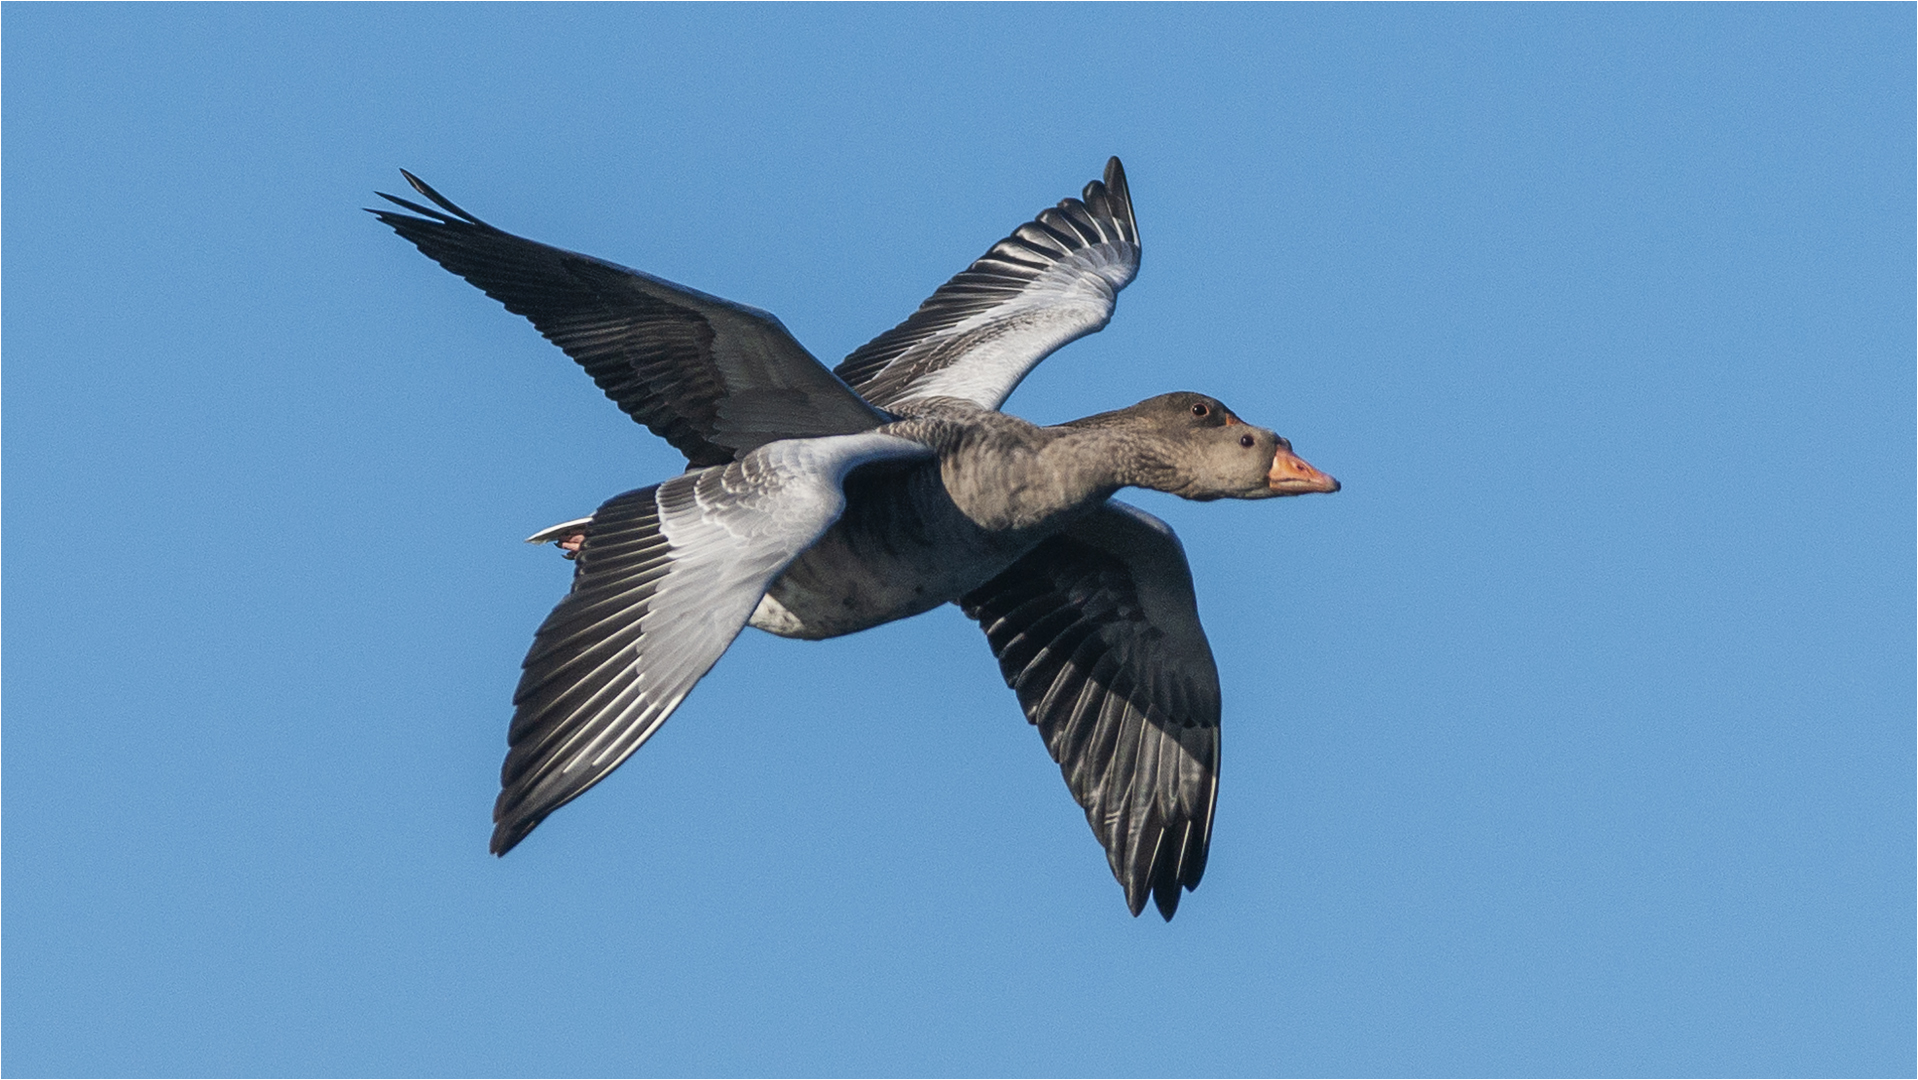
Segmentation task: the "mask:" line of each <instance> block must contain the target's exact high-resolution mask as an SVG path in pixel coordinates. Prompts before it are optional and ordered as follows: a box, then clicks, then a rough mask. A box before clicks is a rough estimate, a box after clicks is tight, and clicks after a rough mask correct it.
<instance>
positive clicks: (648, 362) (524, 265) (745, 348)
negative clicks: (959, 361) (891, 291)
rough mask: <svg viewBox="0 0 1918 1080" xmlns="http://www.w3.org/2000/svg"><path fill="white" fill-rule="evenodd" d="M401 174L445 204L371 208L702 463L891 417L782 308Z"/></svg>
mask: <svg viewBox="0 0 1918 1080" xmlns="http://www.w3.org/2000/svg"><path fill="white" fill-rule="evenodd" d="M401 173H402V175H404V176H405V177H406V180H407V182H408V183H410V184H412V185H413V189H414V190H415V191H418V192H419V193H420V194H421V195H423V196H425V197H426V198H427V199H429V200H431V201H432V202H433V203H434V205H435V206H437V207H439V209H437V210H435V209H431V208H428V207H425V206H421V205H419V204H418V203H413V202H408V201H407V200H405V199H401V198H396V197H394V196H392V195H388V194H386V193H385V192H381V193H380V197H381V198H383V199H386V200H388V201H390V202H392V203H395V204H397V205H399V206H401V207H404V208H405V209H407V210H410V211H412V212H413V213H412V214H402V213H400V212H398V211H395V210H373V211H371V213H373V214H374V215H375V216H377V217H378V218H379V219H380V220H381V221H383V222H385V223H386V224H387V225H390V226H392V228H393V231H394V232H397V233H399V234H400V235H401V236H403V237H405V238H406V239H407V240H410V241H412V242H413V244H414V245H415V246H417V247H418V248H419V249H420V250H421V251H423V252H425V253H426V255H427V257H429V258H431V259H433V260H434V261H435V262H438V263H439V264H440V265H441V266H444V267H446V268H447V269H448V270H451V271H452V272H453V273H455V274H458V275H459V276H461V277H463V278H465V279H466V280H468V281H470V282H472V283H473V284H475V285H477V286H479V287H480V288H481V289H482V290H484V291H485V293H486V295H488V296H490V297H492V298H493V299H495V300H498V301H499V302H500V303H502V304H505V305H506V309H507V310H508V311H511V312H513V313H514V314H517V315H524V316H525V317H526V318H528V319H530V320H532V323H533V325H534V326H535V327H537V328H538V329H539V332H540V333H541V334H543V335H545V336H546V339H547V340H548V341H551V342H552V343H553V344H555V345H558V346H559V347H560V348H561V349H564V350H565V351H566V355H568V356H570V357H572V358H573V359H574V360H576V361H578V362H579V364H580V366H581V367H584V368H585V369H586V372H587V374H589V375H591V376H592V377H593V381H594V382H596V383H598V384H599V388H600V389H601V390H604V391H605V392H606V396H607V397H609V398H612V399H613V401H614V402H615V403H616V404H618V405H619V407H620V408H621V409H622V410H624V411H625V412H626V414H627V415H629V416H631V417H632V418H633V419H635V420H637V421H639V422H640V423H642V424H645V425H646V426H647V427H648V428H651V429H652V431H653V433H654V434H656V435H659V436H660V437H661V438H664V439H665V440H666V441H667V442H670V443H672V444H673V445H674V446H675V447H677V448H678V449H679V450H680V452H681V453H683V454H685V455H686V458H687V460H688V461H689V462H690V463H691V464H693V465H719V464H723V463H724V462H728V461H732V460H734V459H736V458H738V457H741V456H743V455H744V454H745V453H746V452H747V451H749V450H752V449H753V448H755V447H758V446H763V445H764V444H766V443H769V442H772V441H774V440H775V439H789V438H803V437H808V436H815V435H844V434H851V433H853V432H858V431H865V430H868V429H870V428H874V427H877V426H879V425H880V424H883V423H885V422H886V420H887V419H888V418H887V417H885V416H883V415H882V414H880V413H879V412H878V411H877V410H876V409H874V408H873V407H872V406H870V405H868V404H867V403H866V402H865V401H864V400H863V399H862V398H860V396H859V395H858V394H856V393H854V392H853V391H852V389H851V388H849V387H848V386H847V385H846V384H845V383H843V382H841V381H839V379H838V378H837V377H835V376H834V375H833V373H832V372H830V371H827V370H826V368H825V366H824V365H822V364H821V363H820V362H819V361H818V360H816V359H814V358H813V356H812V354H811V353H808V352H807V351H806V350H805V348H804V347H802V346H801V345H800V344H799V342H797V341H795V340H793V336H792V334H790V333H789V332H787V330H786V328H785V326H783V325H781V324H780V322H779V320H778V319H776V318H774V317H773V316H772V315H770V314H768V313H766V312H764V311H760V310H759V309H758V308H750V307H746V306H745V305H743V304H735V303H733V302H731V301H729V300H721V299H720V298H719V297H717V296H708V295H707V294H705V293H702V292H698V291H697V290H694V289H688V288H686V287H685V286H683V285H675V284H673V283H672V282H670V281H666V280H663V279H661V278H656V277H654V276H652V275H651V274H643V273H640V272H639V271H637V270H629V269H627V268H626V267H623V266H617V265H615V264H613V263H609V262H606V261H604V260H601V259H595V258H592V257H591V256H588V255H579V254H575V253H574V252H571V251H562V250H561V249H559V248H556V247H548V246H547V245H545V244H540V243H535V242H534V241H531V240H526V239H523V238H521V237H518V236H514V235H513V234H511V233H508V232H502V231H500V230H499V229H496V228H494V227H493V226H491V225H488V224H487V223H485V222H484V221H481V220H480V219H478V218H476V217H474V216H473V215H471V214H469V213H467V212H466V211H464V210H461V209H460V208H459V207H457V206H455V205H453V204H452V203H451V202H449V201H448V200H447V199H446V198H445V197H444V196H442V195H440V193H439V192H437V191H434V190H433V189H432V188H430V187H428V186H427V185H426V183H425V182H424V181H422V180H420V178H419V177H416V176H414V175H413V174H412V173H409V172H406V171H405V170H401ZM413 215H418V216H417V217H416V216H413Z"/></svg>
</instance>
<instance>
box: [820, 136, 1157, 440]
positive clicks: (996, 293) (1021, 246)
mask: <svg viewBox="0 0 1918 1080" xmlns="http://www.w3.org/2000/svg"><path fill="white" fill-rule="evenodd" d="M1138 272H1139V227H1138V225H1137V223H1136V222H1134V220H1133V217H1132V194H1131V192H1130V191H1128V190H1127V189H1126V182H1125V168H1124V167H1123V166H1121V165H1120V164H1119V159H1118V158H1116V157H1115V158H1113V159H1112V160H1111V161H1108V162H1106V172H1105V180H1104V182H1103V183H1102V182H1100V181H1098V180H1094V181H1093V182H1091V183H1089V184H1087V185H1086V189H1085V196H1084V198H1083V199H1066V200H1065V201H1063V202H1061V203H1060V204H1059V205H1058V206H1056V207H1053V208H1051V209H1048V210H1043V211H1040V213H1039V216H1038V217H1036V218H1034V219H1033V220H1032V221H1029V222H1027V223H1026V224H1024V225H1021V226H1019V228H1018V229H1016V230H1014V232H1013V234H1012V235H1011V236H1008V237H1006V238H1005V239H1004V240H1001V241H999V242H998V243H996V244H994V245H992V250H990V251H988V252H986V253H985V254H984V255H981V256H980V257H979V259H978V260H977V261H976V262H974V263H973V264H972V265H971V266H969V267H967V268H966V269H965V270H964V271H963V272H961V273H960V274H959V275H958V276H957V277H954V278H953V279H952V280H951V281H948V282H946V283H945V284H944V285H941V286H939V290H938V291H937V292H935V293H933V294H932V296H931V298H929V299H928V300H927V301H926V302H925V303H923V304H921V305H919V310H918V311H915V312H913V314H912V317H911V318H909V319H907V320H906V321H905V322H902V323H900V324H899V325H898V326H895V327H893V328H892V329H891V330H888V331H886V332H885V333H883V334H881V335H879V336H878V337H876V338H874V339H872V340H871V341H869V342H867V343H866V344H865V345H862V346H860V347H859V349H858V350H857V351H855V352H854V353H853V354H852V355H851V356H848V357H846V359H845V361H844V362H843V363H841V364H840V365H839V366H838V367H837V368H834V369H833V370H834V371H835V372H836V373H837V374H838V375H839V377H840V378H842V379H844V380H846V382H848V383H850V384H851V385H852V386H853V388H854V389H856V390H858V391H859V392H860V393H861V394H863V395H865V397H866V400H868V401H870V402H872V403H873V404H875V405H878V406H881V407H891V406H893V405H895V404H898V403H899V402H903V401H908V400H910V399H913V398H923V397H936V396H944V397H958V398H966V399H967V400H970V401H976V402H978V403H979V404H980V405H983V406H985V407H986V408H988V409H996V408H998V407H999V406H1000V405H1002V404H1004V403H1005V400H1006V398H1007V397H1009V396H1010V395H1011V394H1012V391H1013V388H1014V387H1016V386H1018V385H1019V381H1020V380H1021V379H1024V378H1025V377H1026V373H1027V372H1029V371H1031V370H1032V369H1033V368H1034V367H1036V366H1038V363H1039V361H1041V360H1044V359H1045V358H1046V357H1048V356H1050V355H1052V352H1053V350H1055V349H1057V348H1059V346H1061V345H1064V344H1065V343H1066V342H1068V341H1072V340H1074V339H1076V338H1081V337H1084V336H1085V335H1087V334H1090V333H1093V332H1094V331H1097V330H1100V329H1103V328H1104V327H1105V324H1106V323H1107V322H1108V321H1109V320H1111V318H1112V308H1113V305H1114V304H1115V303H1116V302H1117V301H1118V296H1119V290H1120V289H1123V288H1125V287H1126V284H1127V283H1128V282H1130V281H1131V280H1132V278H1133V275H1135V274H1137V273H1138Z"/></svg>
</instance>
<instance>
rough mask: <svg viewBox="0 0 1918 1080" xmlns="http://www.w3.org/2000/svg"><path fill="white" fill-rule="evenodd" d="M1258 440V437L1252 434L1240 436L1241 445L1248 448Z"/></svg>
mask: <svg viewBox="0 0 1918 1080" xmlns="http://www.w3.org/2000/svg"><path fill="white" fill-rule="evenodd" d="M1257 441H1258V440H1257V439H1254V438H1253V437H1252V436H1250V435H1241V436H1239V445H1240V446H1243V447H1245V448H1246V449H1247V450H1250V449H1252V444H1253V443H1255V442H1257Z"/></svg>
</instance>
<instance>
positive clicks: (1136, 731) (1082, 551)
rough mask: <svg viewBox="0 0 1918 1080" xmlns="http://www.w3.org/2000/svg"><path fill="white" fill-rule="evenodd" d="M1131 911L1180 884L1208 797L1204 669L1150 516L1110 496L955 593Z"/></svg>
mask: <svg viewBox="0 0 1918 1080" xmlns="http://www.w3.org/2000/svg"><path fill="white" fill-rule="evenodd" d="M959 604H960V606H961V607H962V608H963V609H964V610H965V613H966V614H967V615H968V616H970V617H972V618H974V619H977V620H978V621H979V625H980V626H981V627H982V628H983V629H984V630H985V632H986V640H987V642H989V643H990V644H991V646H992V652H993V655H994V656H997V657H998V658H999V670H1000V672H1001V673H1003V674H1004V675H1005V677H1006V685H1008V686H1010V687H1012V689H1013V690H1014V691H1016V692H1017V693H1018V695H1019V704H1020V706H1021V707H1023V708H1024V709H1025V713H1026V717H1027V718H1028V719H1029V720H1031V721H1032V723H1034V724H1035V725H1037V726H1038V728H1039V734H1040V735H1041V736H1043V737H1044V739H1045V742H1046V749H1047V750H1049V751H1051V753H1052V759H1053V760H1054V761H1056V762H1058V763H1059V770H1060V772H1062V773H1064V774H1065V778H1066V784H1067V786H1069V787H1070V788H1071V789H1072V796H1073V798H1075V799H1077V800H1079V805H1080V806H1082V807H1084V808H1085V812H1086V821H1088V822H1089V823H1091V825H1092V832H1093V834H1094V835H1096V836H1097V837H1098V838H1099V843H1101V844H1103V845H1104V846H1105V849H1106V858H1107V860H1108V861H1109V862H1110V863H1111V865H1112V873H1113V876H1114V877H1116V878H1118V879H1119V884H1120V885H1122V886H1124V887H1125V895H1126V905H1127V906H1128V907H1129V908H1131V909H1132V913H1133V914H1134V915H1137V914H1138V913H1139V912H1140V911H1141V910H1143V909H1144V908H1145V901H1146V896H1147V895H1148V894H1150V895H1151V896H1152V898H1153V900H1154V901H1155V902H1156V903H1157V904H1158V907H1159V913H1160V914H1161V915H1163V916H1165V917H1166V918H1167V919H1170V918H1172V913H1173V912H1174V911H1175V910H1177V909H1178V906H1179V890H1180V888H1181V887H1183V888H1185V889H1195V888H1197V887H1198V885H1199V878H1200V877H1201V876H1203V875H1204V873H1205V857H1206V849H1207V847H1208V846H1209V845H1210V844H1211V841H1212V810H1213V806H1214V804H1215V803H1216V801H1217V797H1218V791H1219V671H1218V668H1217V667H1216V666H1215V665H1214V664H1213V662H1212V649H1211V647H1210V646H1209V645H1207V644H1206V640H1205V631H1204V630H1203V629H1202V628H1201V627H1200V626H1199V610H1198V604H1197V601H1196V600H1195V599H1194V598H1193V594H1192V572H1191V570H1190V569H1188V568H1187V566H1186V561H1185V552H1184V551H1183V550H1182V549H1181V547H1180V546H1179V540H1178V538H1177V537H1175V536H1174V535H1173V534H1172V530H1171V529H1170V528H1168V527H1167V526H1166V524H1165V523H1164V522H1163V521H1160V520H1159V519H1158V518H1155V517H1153V516H1152V515H1150V514H1148V513H1146V512H1145V511H1143V510H1139V509H1137V508H1135V507H1131V506H1127V505H1126V504H1124V503H1120V502H1108V503H1107V504H1106V505H1105V506H1104V507H1103V508H1101V509H1100V510H1099V511H1098V512H1097V513H1096V514H1094V515H1093V516H1092V517H1090V518H1088V519H1087V520H1086V521H1084V522H1082V523H1080V524H1079V525H1076V526H1074V527H1073V528H1071V529H1070V530H1068V531H1067V532H1065V533H1063V534H1061V535H1059V536H1055V537H1053V538H1052V539H1050V540H1047V541H1046V542H1045V543H1043V544H1040V545H1039V546H1038V547H1037V548H1035V549H1033V550H1032V551H1031V552H1030V553H1029V554H1027V555H1026V556H1025V557H1024V558H1022V559H1020V560H1019V561H1018V562H1016V563H1014V564H1013V565H1012V567H1011V568H1010V569H1008V570H1006V571H1005V572H1004V573H1002V574H1000V575H999V576H998V577H996V578H994V579H992V580H991V581H989V582H987V583H986V584H984V585H982V586H980V587H979V588H978V589H975V590H974V591H972V592H971V593H968V594H967V595H966V596H964V597H962V598H961V599H960V601H959Z"/></svg>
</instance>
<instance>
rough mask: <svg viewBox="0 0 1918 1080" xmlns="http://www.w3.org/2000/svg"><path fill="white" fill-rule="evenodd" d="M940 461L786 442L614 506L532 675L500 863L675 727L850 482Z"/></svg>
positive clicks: (867, 447) (530, 656)
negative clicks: (884, 464) (879, 470)
mask: <svg viewBox="0 0 1918 1080" xmlns="http://www.w3.org/2000/svg"><path fill="white" fill-rule="evenodd" d="M931 455H932V451H931V450H929V449H928V448H926V447H925V446H923V445H921V444H920V443H916V442H913V441H911V440H909V439H902V438H899V437H897V436H893V435H882V434H880V433H878V432H867V433H864V434H858V435H844V436H839V437H836V438H822V439H808V440H795V441H791V442H778V443H773V444H771V445H768V446H765V447H762V448H760V449H758V450H756V451H754V452H752V453H749V454H747V455H746V456H745V457H744V458H742V459H741V460H739V461H737V462H734V463H732V464H730V465H724V466H714V467H711V468H706V469H699V470H695V471H691V472H687V473H685V474H683V475H680V476H676V477H674V478H673V479H671V480H668V481H666V482H665V483H663V484H660V485H658V486H656V487H649V488H642V489H641V490H639V491H629V492H627V493H626V494H624V495H620V496H617V497H615V498H613V499H611V500H609V501H608V502H607V503H606V504H605V505H604V506H601V507H600V508H599V510H598V512H596V513H595V514H594V515H593V516H592V518H591V520H590V521H589V522H588V523H587V524H586V526H585V530H584V531H585V533H586V542H585V544H584V546H583V547H581V549H580V552H579V563H578V567H577V569H576V570H575V575H574V580H573V591H572V592H570V593H568V594H567V596H566V598H565V599H564V600H561V601H560V602H559V606H558V607H556V608H554V609H553V613H552V614H551V615H548V616H547V617H546V622H545V623H543V624H542V625H541V626H540V628H539V632H538V633H537V634H536V635H535V636H534V638H533V647H532V649H531V650H530V651H529V652H528V653H527V654H526V661H525V663H524V664H523V665H522V666H523V667H524V669H525V671H524V673H523V674H522V676H521V677H520V682H519V689H518V690H517V691H516V692H515V693H514V695H513V706H514V712H513V726H512V728H511V729H510V731H509V732H508V734H507V742H508V744H509V745H510V747H511V749H510V750H509V751H508V752H507V755H506V763H505V765H503V766H502V767H501V769H500V788H501V790H500V795H499V801H498V802H497V803H496V804H494V807H493V821H494V824H495V828H494V831H493V843H492V849H493V853H494V854H496V855H504V854H505V853H506V852H507V851H509V850H510V849H511V848H512V847H513V845H514V844H517V843H519V842H520V840H521V839H522V838H523V837H525V835H526V834H527V833H529V832H531V831H532V830H533V827H534V826H536V825H538V824H539V823H540V821H541V820H542V819H543V818H545V817H546V815H548V814H550V813H552V812H553V811H554V810H557V809H558V808H559V807H561V806H562V805H564V804H566V803H567V802H570V801H571V800H573V799H575V798H578V797H579V795H580V793H581V792H583V791H585V790H586V789H587V788H589V787H592V786H593V785H594V784H596V783H598V782H599V781H600V780H602V779H603V778H605V776H606V774H608V773H610V772H612V771H613V770H614V769H616V768H618V767H619V764H620V763H621V762H623V761H625V760H626V758H627V757H628V756H630V755H631V754H632V752H633V751H635V750H637V749H639V747H640V744H642V743H644V742H645V741H646V740H647V739H648V738H650V737H651V736H652V734H653V732H655V731H657V730H658V729H659V726H660V725H661V724H663V723H665V722H666V718H667V717H668V716H671V715H672V712H673V710H674V709H675V708H676V707H678V705H679V702H680V700H681V699H682V698H684V697H685V696H686V693H687V692H688V691H690V690H691V689H692V688H693V684H694V683H696V682H698V681H699V680H700V677H701V676H703V675H705V674H706V672H707V670H708V669H710V668H711V667H712V666H713V663H714V662H715V661H717V660H718V659H719V657H720V654H721V653H724V652H725V651H726V648H727V646H729V645H731V644H732V641H733V638H734V637H736V636H738V634H739V630H740V628H741V627H743V626H744V625H745V624H746V620H747V619H748V618H750V617H751V616H752V612H753V607H754V606H755V605H756V604H758V603H759V598H760V597H761V596H762V595H764V594H765V591H766V588H767V586H768V585H770V584H771V583H772V581H773V579H774V578H775V577H777V576H778V575H779V573H780V572H781V571H783V570H784V569H785V568H786V566H787V564H789V563H791V562H792V560H793V559H794V558H795V557H796V556H798V555H799V553H800V552H802V551H804V550H805V549H806V548H807V547H809V546H811V545H812V543H813V541H815V540H817V539H818V538H819V536H820V534H821V533H823V532H825V531H826V529H827V527H829V526H830V525H831V524H832V523H833V522H834V521H836V520H838V518H839V514H840V512H841V511H842V510H844V509H845V505H846V498H845V493H844V490H843V488H842V486H841V485H842V482H843V481H844V479H845V475H846V473H847V471H849V470H851V469H853V468H855V467H857V466H860V465H864V464H868V463H871V462H875V461H881V460H888V459H893V460H908V459H914V458H921V457H930V456H931Z"/></svg>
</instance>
